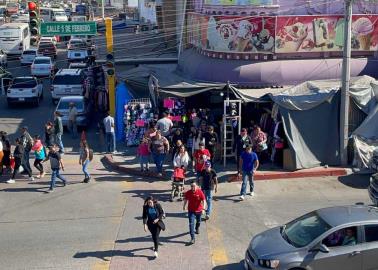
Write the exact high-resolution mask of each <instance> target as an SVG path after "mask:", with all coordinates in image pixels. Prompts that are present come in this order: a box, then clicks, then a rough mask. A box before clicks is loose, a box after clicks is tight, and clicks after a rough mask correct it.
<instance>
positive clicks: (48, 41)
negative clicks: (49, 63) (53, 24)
mask: <svg viewBox="0 0 378 270" xmlns="http://www.w3.org/2000/svg"><path fill="white" fill-rule="evenodd" d="M43 42H47V43H50V42H51V43H52V44H54V45H55V46H56V44H57V43H58V42H57V40H56V37H40V39H39V43H43Z"/></svg>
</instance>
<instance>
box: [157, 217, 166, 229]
mask: <svg viewBox="0 0 378 270" xmlns="http://www.w3.org/2000/svg"><path fill="white" fill-rule="evenodd" d="M157 225H158V226H159V227H160V229H162V230H163V231H165V224H164V222H163V221H162V220H159V221H158V222H157Z"/></svg>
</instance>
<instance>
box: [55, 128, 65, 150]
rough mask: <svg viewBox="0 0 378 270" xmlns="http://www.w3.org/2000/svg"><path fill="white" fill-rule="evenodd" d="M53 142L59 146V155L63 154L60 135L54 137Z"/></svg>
mask: <svg viewBox="0 0 378 270" xmlns="http://www.w3.org/2000/svg"><path fill="white" fill-rule="evenodd" d="M55 142H56V144H57V145H58V146H59V153H64V146H63V141H62V134H61V133H58V134H56V135H55Z"/></svg>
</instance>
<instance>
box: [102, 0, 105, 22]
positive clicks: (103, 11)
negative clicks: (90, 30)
mask: <svg viewBox="0 0 378 270" xmlns="http://www.w3.org/2000/svg"><path fill="white" fill-rule="evenodd" d="M101 14H102V21H103V22H105V0H101Z"/></svg>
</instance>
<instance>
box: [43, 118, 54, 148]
mask: <svg viewBox="0 0 378 270" xmlns="http://www.w3.org/2000/svg"><path fill="white" fill-rule="evenodd" d="M54 137H55V134H54V124H53V123H52V122H50V121H49V122H47V123H46V125H45V144H46V146H47V147H50V146H51V145H53V144H54V142H55V138H54Z"/></svg>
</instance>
